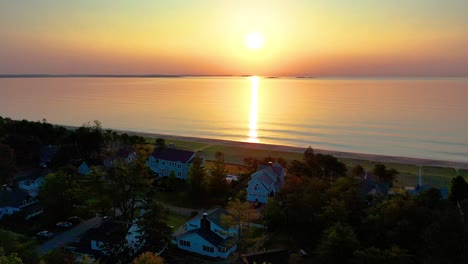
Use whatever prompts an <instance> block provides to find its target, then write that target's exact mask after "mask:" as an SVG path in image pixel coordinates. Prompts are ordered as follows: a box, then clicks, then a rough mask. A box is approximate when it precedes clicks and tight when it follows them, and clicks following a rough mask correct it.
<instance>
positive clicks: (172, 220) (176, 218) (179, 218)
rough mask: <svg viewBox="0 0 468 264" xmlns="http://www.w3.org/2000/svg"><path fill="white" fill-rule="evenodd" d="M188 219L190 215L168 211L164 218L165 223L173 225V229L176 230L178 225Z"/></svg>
mask: <svg viewBox="0 0 468 264" xmlns="http://www.w3.org/2000/svg"><path fill="white" fill-rule="evenodd" d="M189 219H190V216H187V215H180V214H176V213H172V212H170V213H169V214H168V215H167V219H166V224H167V225H168V226H170V227H173V228H172V229H173V230H177V229H178V228H179V227H181V226H182V225H183V224H185V222H187V221H188V220H189Z"/></svg>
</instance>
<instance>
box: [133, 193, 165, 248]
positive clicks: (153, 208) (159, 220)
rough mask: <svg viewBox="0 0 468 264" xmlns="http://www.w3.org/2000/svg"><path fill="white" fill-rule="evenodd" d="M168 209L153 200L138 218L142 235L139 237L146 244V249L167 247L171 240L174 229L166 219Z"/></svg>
mask: <svg viewBox="0 0 468 264" xmlns="http://www.w3.org/2000/svg"><path fill="white" fill-rule="evenodd" d="M166 218H167V211H166V210H165V209H164V207H163V206H162V205H161V204H159V203H157V202H152V203H151V204H149V205H148V207H147V208H146V210H145V212H144V214H143V215H142V216H141V217H140V219H139V220H138V226H139V227H140V235H139V236H138V239H139V241H140V243H141V244H144V245H145V246H144V247H143V249H144V250H149V251H155V250H160V249H161V248H162V247H165V246H166V245H167V244H168V243H169V240H170V236H171V233H172V230H171V228H170V227H169V226H167V224H166V222H165V219H166Z"/></svg>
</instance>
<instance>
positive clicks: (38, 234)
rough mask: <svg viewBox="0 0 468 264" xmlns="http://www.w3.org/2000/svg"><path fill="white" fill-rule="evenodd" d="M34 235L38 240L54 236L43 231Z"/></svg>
mask: <svg viewBox="0 0 468 264" xmlns="http://www.w3.org/2000/svg"><path fill="white" fill-rule="evenodd" d="M36 235H37V236H38V237H39V238H51V237H53V236H54V233H52V232H49V231H47V230H44V231H41V232H38V233H37V234H36Z"/></svg>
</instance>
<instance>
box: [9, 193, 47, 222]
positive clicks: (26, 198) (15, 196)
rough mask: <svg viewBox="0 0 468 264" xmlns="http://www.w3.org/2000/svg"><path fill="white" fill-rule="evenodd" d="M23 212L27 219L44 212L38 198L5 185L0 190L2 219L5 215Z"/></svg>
mask: <svg viewBox="0 0 468 264" xmlns="http://www.w3.org/2000/svg"><path fill="white" fill-rule="evenodd" d="M16 212H23V213H24V214H25V219H29V218H31V217H34V216H36V215H39V214H41V213H42V212H43V209H42V207H41V206H40V204H39V203H38V200H37V199H36V198H34V197H32V196H30V195H28V194H27V193H26V192H23V191H13V190H11V189H10V188H7V187H6V186H3V187H2V189H1V191H0V219H2V218H3V216H5V215H12V214H14V213H16Z"/></svg>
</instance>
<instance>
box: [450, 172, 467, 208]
mask: <svg viewBox="0 0 468 264" xmlns="http://www.w3.org/2000/svg"><path fill="white" fill-rule="evenodd" d="M449 198H450V200H451V201H454V202H460V201H463V200H465V199H467V198H468V184H467V183H466V181H465V178H463V177H462V176H460V175H458V176H457V177H455V178H453V179H452V184H451V185H450V197H449Z"/></svg>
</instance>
